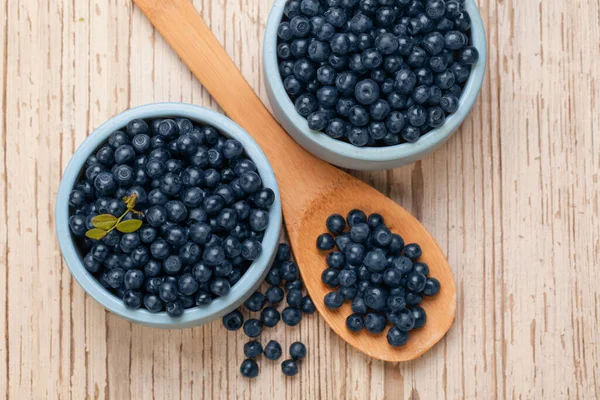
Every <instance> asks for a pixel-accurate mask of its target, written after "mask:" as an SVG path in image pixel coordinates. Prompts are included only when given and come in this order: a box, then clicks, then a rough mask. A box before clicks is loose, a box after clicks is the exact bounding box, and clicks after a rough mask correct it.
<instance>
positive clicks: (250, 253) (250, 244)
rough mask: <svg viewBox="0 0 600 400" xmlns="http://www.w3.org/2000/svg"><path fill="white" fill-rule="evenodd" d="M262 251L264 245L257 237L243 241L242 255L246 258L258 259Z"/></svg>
mask: <svg viewBox="0 0 600 400" xmlns="http://www.w3.org/2000/svg"><path fill="white" fill-rule="evenodd" d="M261 252H262V245H261V244H260V242H259V241H258V240H256V239H252V238H249V239H245V240H244V241H243V242H242V253H241V256H242V257H243V258H244V259H245V260H252V261H253V260H256V259H257V258H258V257H259V256H260V254H261Z"/></svg>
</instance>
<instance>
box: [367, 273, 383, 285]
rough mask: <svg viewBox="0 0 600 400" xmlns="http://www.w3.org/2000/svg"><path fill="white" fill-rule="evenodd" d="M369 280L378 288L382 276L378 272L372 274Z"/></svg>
mask: <svg viewBox="0 0 600 400" xmlns="http://www.w3.org/2000/svg"><path fill="white" fill-rule="evenodd" d="M369 280H370V281H371V283H372V284H373V285H376V286H379V285H381V284H382V283H383V274H382V273H380V272H372V273H371V276H370V277H369Z"/></svg>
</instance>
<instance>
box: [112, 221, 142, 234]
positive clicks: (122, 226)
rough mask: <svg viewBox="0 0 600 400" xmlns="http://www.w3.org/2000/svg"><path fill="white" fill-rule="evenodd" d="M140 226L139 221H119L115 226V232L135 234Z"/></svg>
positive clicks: (140, 222)
mask: <svg viewBox="0 0 600 400" xmlns="http://www.w3.org/2000/svg"><path fill="white" fill-rule="evenodd" d="M141 226H142V221H140V220H139V219H129V220H127V221H121V222H119V223H118V224H117V230H118V231H119V232H123V233H131V232H135V231H137V230H138V229H140V227H141Z"/></svg>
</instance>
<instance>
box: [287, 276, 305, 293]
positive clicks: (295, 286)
mask: <svg viewBox="0 0 600 400" xmlns="http://www.w3.org/2000/svg"><path fill="white" fill-rule="evenodd" d="M284 288H285V290H287V291H288V292H289V291H290V290H302V281H301V280H300V279H296V280H293V281H289V282H286V284H285V286H284Z"/></svg>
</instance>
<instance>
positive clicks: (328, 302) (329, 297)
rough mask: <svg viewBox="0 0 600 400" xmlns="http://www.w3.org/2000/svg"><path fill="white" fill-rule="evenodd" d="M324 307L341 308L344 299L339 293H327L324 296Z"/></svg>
mask: <svg viewBox="0 0 600 400" xmlns="http://www.w3.org/2000/svg"><path fill="white" fill-rule="evenodd" d="M324 301H325V307H327V308H329V309H337V308H340V307H341V306H342V303H343V302H344V297H343V296H342V295H341V294H340V293H339V292H329V293H327V294H326V295H325V299H324Z"/></svg>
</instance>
